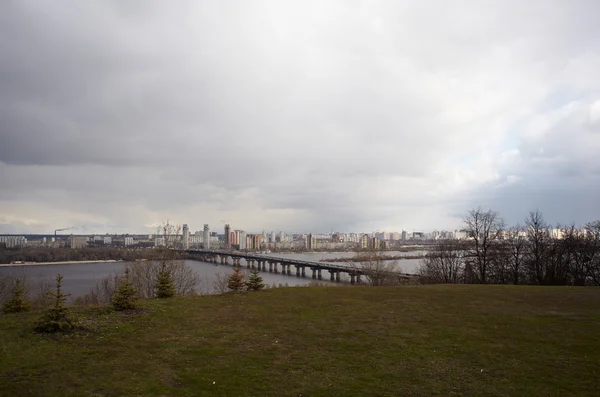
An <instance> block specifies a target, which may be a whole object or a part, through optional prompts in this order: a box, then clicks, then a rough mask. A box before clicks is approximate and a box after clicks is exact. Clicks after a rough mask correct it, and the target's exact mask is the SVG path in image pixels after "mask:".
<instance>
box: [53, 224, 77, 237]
mask: <svg viewBox="0 0 600 397" xmlns="http://www.w3.org/2000/svg"><path fill="white" fill-rule="evenodd" d="M72 229H77V228H76V227H73V226H69V227H65V228H64V229H56V230H54V237H56V232H64V231H66V230H72Z"/></svg>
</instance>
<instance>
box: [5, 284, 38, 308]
mask: <svg viewBox="0 0 600 397" xmlns="http://www.w3.org/2000/svg"><path fill="white" fill-rule="evenodd" d="M30 309H31V305H30V304H29V302H27V299H26V297H25V288H24V287H23V285H22V284H21V280H19V279H16V280H15V286H14V288H13V290H12V297H11V298H10V299H9V300H8V301H6V302H5V303H4V306H3V308H2V311H3V312H4V313H20V312H26V311H29V310H30Z"/></svg>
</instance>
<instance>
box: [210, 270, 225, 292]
mask: <svg viewBox="0 0 600 397" xmlns="http://www.w3.org/2000/svg"><path fill="white" fill-rule="evenodd" d="M228 285H229V275H227V274H225V273H215V279H214V280H213V282H212V286H213V291H214V292H215V293H217V294H224V293H225V292H227V291H229V287H228Z"/></svg>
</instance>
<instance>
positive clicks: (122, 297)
mask: <svg viewBox="0 0 600 397" xmlns="http://www.w3.org/2000/svg"><path fill="white" fill-rule="evenodd" d="M137 299H138V296H137V290H136V289H135V287H134V286H133V284H131V281H129V269H125V279H124V280H121V282H120V283H119V287H118V288H117V290H116V291H115V293H114V295H113V296H112V299H111V301H112V306H113V308H114V309H115V310H119V311H121V310H127V309H135V302H136V301H137Z"/></svg>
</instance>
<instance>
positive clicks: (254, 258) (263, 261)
mask: <svg viewBox="0 0 600 397" xmlns="http://www.w3.org/2000/svg"><path fill="white" fill-rule="evenodd" d="M185 252H186V253H187V254H188V256H189V257H190V258H191V259H196V260H201V261H205V262H212V263H217V264H218V263H221V264H223V265H228V264H231V265H233V267H240V266H241V260H242V259H244V261H245V262H246V267H247V268H249V269H250V268H251V269H257V270H259V271H269V272H271V273H280V272H281V274H287V275H289V276H291V275H292V269H291V267H292V266H293V267H294V268H295V269H296V272H295V273H296V277H306V269H307V268H308V269H309V270H310V271H311V272H312V278H313V279H318V280H322V279H323V277H322V271H323V270H325V271H327V272H328V273H329V278H330V281H337V282H339V281H340V280H341V276H340V275H341V274H342V273H345V274H347V275H348V277H349V278H350V283H351V284H355V283H360V282H361V281H362V280H361V278H362V277H368V276H369V274H368V273H369V272H368V271H367V270H364V269H361V268H360V267H351V266H344V265H334V264H330V263H323V262H311V261H303V260H299V259H291V258H277V257H273V256H267V255H262V254H256V253H248V252H241V251H217V250H201V249H188V250H185ZM394 275H395V276H397V277H398V278H400V279H411V278H415V277H418V276H417V275H416V274H409V273H394Z"/></svg>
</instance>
